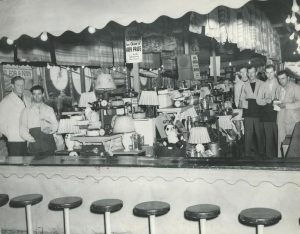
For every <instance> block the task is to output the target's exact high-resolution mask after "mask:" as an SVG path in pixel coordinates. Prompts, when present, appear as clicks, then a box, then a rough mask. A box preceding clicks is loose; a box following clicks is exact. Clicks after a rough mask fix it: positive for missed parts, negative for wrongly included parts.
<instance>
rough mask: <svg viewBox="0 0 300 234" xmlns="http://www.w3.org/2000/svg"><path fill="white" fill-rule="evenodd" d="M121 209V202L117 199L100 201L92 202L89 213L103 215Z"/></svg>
mask: <svg viewBox="0 0 300 234" xmlns="http://www.w3.org/2000/svg"><path fill="white" fill-rule="evenodd" d="M122 207H123V201H121V200H119V199H102V200H97V201H94V202H93V203H92V205H91V208H90V210H91V212H93V213H96V214H103V213H105V212H111V213H112V212H116V211H118V210H120V209H121V208H122Z"/></svg>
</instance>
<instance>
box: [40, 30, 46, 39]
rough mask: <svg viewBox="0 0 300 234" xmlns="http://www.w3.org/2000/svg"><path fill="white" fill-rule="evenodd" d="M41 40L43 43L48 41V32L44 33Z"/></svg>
mask: <svg viewBox="0 0 300 234" xmlns="http://www.w3.org/2000/svg"><path fill="white" fill-rule="evenodd" d="M40 38H41V40H42V41H47V40H48V35H47V32H43V33H42V34H41V36H40Z"/></svg>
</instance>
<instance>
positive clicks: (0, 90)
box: [0, 64, 5, 101]
mask: <svg viewBox="0 0 300 234" xmlns="http://www.w3.org/2000/svg"><path fill="white" fill-rule="evenodd" d="M4 95H5V83H4V72H3V65H2V64H0V101H1V100H2V99H3V98H4Z"/></svg>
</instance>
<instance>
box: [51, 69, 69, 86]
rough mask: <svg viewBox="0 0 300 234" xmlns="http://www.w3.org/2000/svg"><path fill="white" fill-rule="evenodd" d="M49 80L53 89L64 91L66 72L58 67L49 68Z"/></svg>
mask: <svg viewBox="0 0 300 234" xmlns="http://www.w3.org/2000/svg"><path fill="white" fill-rule="evenodd" d="M50 79H51V81H52V84H53V85H54V87H55V88H56V89H58V90H60V91H62V90H64V89H65V88H66V87H67V85H68V73H67V70H66V69H64V68H60V67H51V68H50Z"/></svg>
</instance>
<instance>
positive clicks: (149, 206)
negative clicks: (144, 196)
mask: <svg viewBox="0 0 300 234" xmlns="http://www.w3.org/2000/svg"><path fill="white" fill-rule="evenodd" d="M169 210H170V204H168V203H166V202H162V201H149V202H143V203H140V204H137V205H136V206H135V207H134V209H133V213H134V214H135V215H137V216H141V217H148V216H150V215H155V216H160V215H164V214H166V213H168V212H169Z"/></svg>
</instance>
